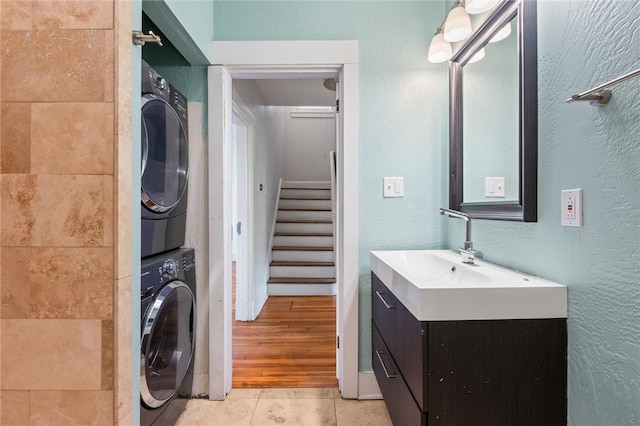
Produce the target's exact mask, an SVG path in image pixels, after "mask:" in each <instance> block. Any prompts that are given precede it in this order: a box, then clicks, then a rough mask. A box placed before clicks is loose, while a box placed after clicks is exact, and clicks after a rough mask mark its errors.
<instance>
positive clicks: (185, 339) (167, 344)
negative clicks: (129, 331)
mask: <svg viewBox="0 0 640 426" xmlns="http://www.w3.org/2000/svg"><path fill="white" fill-rule="evenodd" d="M195 306H196V305H195V299H194V297H193V293H192V292H191V290H190V289H189V287H187V285H186V284H185V283H183V282H182V281H172V282H170V283H169V284H167V285H165V286H164V287H163V288H162V289H161V290H160V292H159V293H158V294H157V295H156V298H155V300H154V301H153V303H152V304H151V306H150V307H149V309H148V312H147V314H146V315H145V316H144V318H143V323H142V325H143V331H142V339H141V343H142V351H141V359H140V362H141V371H140V396H141V397H142V401H143V402H144V403H145V404H146V405H147V406H149V407H151V408H157V407H160V406H161V405H162V404H164V403H165V402H167V401H169V400H170V399H171V398H172V397H173V395H175V393H176V392H177V391H178V389H179V388H180V385H181V384H182V381H183V380H184V378H185V376H186V375H187V370H188V369H189V365H190V363H191V360H192V358H193V349H194V344H195V323H196V318H195V315H196V311H195Z"/></svg>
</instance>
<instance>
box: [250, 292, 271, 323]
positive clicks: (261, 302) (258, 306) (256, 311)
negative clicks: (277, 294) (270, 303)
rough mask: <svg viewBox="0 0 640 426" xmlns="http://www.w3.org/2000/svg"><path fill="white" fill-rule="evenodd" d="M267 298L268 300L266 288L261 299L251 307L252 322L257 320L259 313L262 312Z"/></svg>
mask: <svg viewBox="0 0 640 426" xmlns="http://www.w3.org/2000/svg"><path fill="white" fill-rule="evenodd" d="M265 285H266V284H265ZM268 298H269V294H268V287H267V291H265V292H264V296H263V297H262V298H261V300H259V301H258V303H256V304H254V306H253V308H254V309H253V320H255V319H256V318H258V315H260V312H262V308H264V304H265V303H267V299H268ZM253 320H252V321H253Z"/></svg>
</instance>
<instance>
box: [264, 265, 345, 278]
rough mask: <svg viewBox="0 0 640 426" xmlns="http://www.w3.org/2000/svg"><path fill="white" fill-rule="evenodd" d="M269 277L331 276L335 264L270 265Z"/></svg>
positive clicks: (333, 275) (334, 274)
mask: <svg viewBox="0 0 640 426" xmlns="http://www.w3.org/2000/svg"><path fill="white" fill-rule="evenodd" d="M269 273H270V274H271V278H333V277H335V276H336V267H335V266H271V267H270V268H269Z"/></svg>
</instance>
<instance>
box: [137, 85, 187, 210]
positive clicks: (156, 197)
mask: <svg viewBox="0 0 640 426" xmlns="http://www.w3.org/2000/svg"><path fill="white" fill-rule="evenodd" d="M188 169H189V149H188V141H187V133H186V132H185V129H184V126H183V124H182V121H180V119H179V118H178V114H177V113H176V112H175V110H174V109H173V108H172V107H171V105H169V103H168V102H166V101H165V100H164V99H162V98H160V97H158V96H156V95H153V94H146V95H144V96H143V98H142V177H141V180H142V191H141V195H142V203H143V205H144V206H145V207H146V208H148V209H149V210H151V211H154V212H158V213H164V212H167V211H169V210H171V209H172V208H173V207H175V205H176V204H178V202H179V201H180V198H182V196H183V195H184V192H185V189H186V188H187V175H188Z"/></svg>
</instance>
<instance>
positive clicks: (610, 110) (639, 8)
mask: <svg viewBox="0 0 640 426" xmlns="http://www.w3.org/2000/svg"><path fill="white" fill-rule="evenodd" d="M638 22H640V3H638V2H637V1H613V2H603V1H598V0H587V1H585V0H563V1H547V0H543V1H541V2H539V4H538V56H539V59H538V75H539V150H540V152H539V166H538V222H537V223H527V224H522V223H506V222H499V221H480V220H478V221H475V222H474V224H473V236H472V237H473V242H474V245H475V247H476V248H477V249H478V250H482V251H483V252H484V254H485V258H486V259H487V260H489V261H492V262H495V263H499V264H502V265H506V266H509V267H511V268H515V269H519V270H522V271H526V272H528V273H532V274H534V275H538V276H542V277H544V278H547V279H551V280H554V281H557V282H560V283H563V284H566V285H568V287H569V320H568V331H569V354H568V358H569V359H568V381H569V383H568V401H569V402H568V403H569V424H571V425H580V426H586V425H593V426H596V425H597V426H601V425H638V424H640V103H639V102H638V99H640V78H636V79H635V80H630V81H627V82H624V83H621V84H620V85H618V86H615V87H613V88H612V91H613V99H612V100H611V102H610V103H609V104H608V105H607V106H604V107H600V108H596V107H592V106H591V105H589V104H588V102H581V103H573V104H566V103H565V102H564V101H565V99H567V98H569V97H570V96H571V95H572V94H574V93H578V92H582V91H585V90H588V89H590V88H591V87H594V86H597V85H599V84H601V83H604V82H606V81H609V80H611V79H613V78H615V77H617V76H619V75H622V74H624V73H626V72H629V71H632V70H634V69H637V68H638V66H639V65H640V62H639V59H640V25H638ZM587 23H588V24H587ZM571 188H583V191H584V194H583V196H584V198H583V203H584V217H583V219H584V226H583V227H582V228H567V227H562V226H560V190H561V189H571ZM456 222H460V223H456ZM448 228H449V235H450V237H449V247H450V248H455V247H458V245H460V244H461V243H462V242H463V241H464V225H463V223H462V222H461V221H451V223H450V224H449V225H448Z"/></svg>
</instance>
